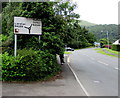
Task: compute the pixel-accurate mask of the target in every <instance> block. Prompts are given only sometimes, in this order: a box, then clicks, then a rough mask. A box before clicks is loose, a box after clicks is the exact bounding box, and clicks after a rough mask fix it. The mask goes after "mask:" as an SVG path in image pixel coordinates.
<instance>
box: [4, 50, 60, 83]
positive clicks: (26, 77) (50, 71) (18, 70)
mask: <svg viewBox="0 0 120 98" xmlns="http://www.w3.org/2000/svg"><path fill="white" fill-rule="evenodd" d="M2 60H3V63H2V77H3V81H37V80H43V79H45V78H47V77H50V76H53V75H55V74H56V73H57V72H59V71H60V65H58V64H57V60H56V56H55V55H52V54H50V53H45V52H43V51H33V50H31V49H30V50H27V49H23V50H19V51H18V56H17V57H16V58H15V57H13V56H10V55H9V54H8V53H4V54H3V55H2Z"/></svg>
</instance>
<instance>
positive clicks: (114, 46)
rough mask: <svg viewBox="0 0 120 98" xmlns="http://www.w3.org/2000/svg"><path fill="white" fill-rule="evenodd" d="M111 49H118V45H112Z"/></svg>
mask: <svg viewBox="0 0 120 98" xmlns="http://www.w3.org/2000/svg"><path fill="white" fill-rule="evenodd" d="M112 50H115V51H120V45H112Z"/></svg>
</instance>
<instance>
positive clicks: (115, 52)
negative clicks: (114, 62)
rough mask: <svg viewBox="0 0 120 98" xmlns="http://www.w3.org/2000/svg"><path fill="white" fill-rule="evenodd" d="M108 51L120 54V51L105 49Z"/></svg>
mask: <svg viewBox="0 0 120 98" xmlns="http://www.w3.org/2000/svg"><path fill="white" fill-rule="evenodd" d="M104 49H106V50H107V51H108V52H111V53H114V54H119V53H120V52H118V51H114V50H111V49H108V48H104Z"/></svg>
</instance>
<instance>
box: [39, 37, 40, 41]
mask: <svg viewBox="0 0 120 98" xmlns="http://www.w3.org/2000/svg"><path fill="white" fill-rule="evenodd" d="M39 43H40V35H39Z"/></svg>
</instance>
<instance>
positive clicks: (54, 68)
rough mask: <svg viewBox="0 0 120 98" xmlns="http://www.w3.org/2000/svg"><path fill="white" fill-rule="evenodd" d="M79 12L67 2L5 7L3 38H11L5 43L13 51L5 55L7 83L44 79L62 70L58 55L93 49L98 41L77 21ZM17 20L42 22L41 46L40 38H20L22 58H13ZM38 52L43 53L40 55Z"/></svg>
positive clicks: (4, 63) (15, 4) (28, 36)
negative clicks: (90, 47) (14, 31)
mask: <svg viewBox="0 0 120 98" xmlns="http://www.w3.org/2000/svg"><path fill="white" fill-rule="evenodd" d="M75 8H76V5H75V4H72V3H70V2H63V1H61V2H11V3H6V4H4V8H3V12H2V17H3V19H2V34H3V35H4V36H7V39H5V40H4V42H3V45H5V46H7V47H8V46H9V47H11V49H9V48H6V49H4V51H3V61H4V62H3V75H4V76H3V77H4V78H3V79H4V80H7V81H12V80H16V79H17V80H23V81H29V80H32V81H33V80H38V79H43V78H45V77H47V76H49V75H51V74H54V73H56V72H58V71H59V70H60V67H59V65H57V60H56V54H62V53H64V50H65V49H64V46H65V45H67V46H70V47H73V48H83V47H88V46H91V45H92V44H93V42H94V41H95V40H96V39H95V36H94V34H93V33H89V32H88V30H87V29H86V28H85V27H81V26H80V25H79V22H78V20H77V19H78V18H79V15H78V14H76V13H74V9H75ZM14 16H22V17H27V18H35V19H41V21H42V35H41V36H40V37H41V39H40V42H39V40H38V36H32V35H18V36H17V37H18V40H17V42H18V47H17V49H19V51H18V54H19V55H18V56H17V57H16V58H14V57H13V56H11V55H13V46H14V33H13V24H14V23H13V19H14ZM24 48H26V50H25V49H24ZM30 48H31V49H30ZM29 49H30V50H29ZM38 50H40V51H39V52H38ZM6 52H7V53H6ZM8 53H9V54H8ZM33 69H34V70H33ZM15 72H16V73H15ZM7 73H8V75H7Z"/></svg>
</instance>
